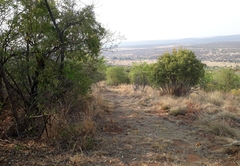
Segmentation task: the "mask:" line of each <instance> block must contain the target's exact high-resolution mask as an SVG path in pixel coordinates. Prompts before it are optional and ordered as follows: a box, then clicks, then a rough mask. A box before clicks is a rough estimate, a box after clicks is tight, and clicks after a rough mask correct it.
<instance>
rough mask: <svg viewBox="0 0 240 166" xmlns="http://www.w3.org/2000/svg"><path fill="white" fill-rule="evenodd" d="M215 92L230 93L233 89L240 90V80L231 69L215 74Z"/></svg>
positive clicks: (221, 70) (222, 69) (223, 69)
mask: <svg viewBox="0 0 240 166" xmlns="http://www.w3.org/2000/svg"><path fill="white" fill-rule="evenodd" d="M213 81H214V83H215V90H221V91H224V92H229V91H230V90H232V89H238V88H240V78H239V76H238V75H236V74H235V72H234V70H233V69H231V68H221V69H220V70H218V71H215V72H214V73H213Z"/></svg>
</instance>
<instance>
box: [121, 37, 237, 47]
mask: <svg viewBox="0 0 240 166" xmlns="http://www.w3.org/2000/svg"><path fill="white" fill-rule="evenodd" d="M213 42H214V43H216V42H240V34H235V35H219V36H211V37H199V38H198V37H195V38H194V37H192V38H181V39H166V40H163V39H160V40H139V41H122V42H121V43H120V44H119V45H118V46H119V47H125V46H141V45H142V46H143V45H168V44H169V45H171V44H183V45H186V44H206V43H213Z"/></svg>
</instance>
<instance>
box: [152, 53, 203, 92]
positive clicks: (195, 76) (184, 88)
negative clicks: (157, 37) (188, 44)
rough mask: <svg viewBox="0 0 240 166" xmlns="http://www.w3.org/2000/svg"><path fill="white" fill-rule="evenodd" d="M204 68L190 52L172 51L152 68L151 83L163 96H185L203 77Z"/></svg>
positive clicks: (159, 59)
mask: <svg viewBox="0 0 240 166" xmlns="http://www.w3.org/2000/svg"><path fill="white" fill-rule="evenodd" d="M204 66H205V65H204V64H203V63H201V61H199V60H198V59H197V58H196V56H195V53H194V52H192V51H191V50H187V49H182V48H180V49H179V50H176V49H174V50H173V51H172V53H165V54H163V55H162V56H160V57H159V58H158V61H157V63H156V64H154V65H153V66H152V72H151V77H150V79H151V83H152V85H153V86H154V87H156V88H158V89H160V90H161V92H162V93H163V94H171V95H175V96H181V95H185V94H187V93H189V91H190V90H191V88H192V87H193V86H195V85H197V84H198V83H199V81H200V78H202V77H203V76H204Z"/></svg>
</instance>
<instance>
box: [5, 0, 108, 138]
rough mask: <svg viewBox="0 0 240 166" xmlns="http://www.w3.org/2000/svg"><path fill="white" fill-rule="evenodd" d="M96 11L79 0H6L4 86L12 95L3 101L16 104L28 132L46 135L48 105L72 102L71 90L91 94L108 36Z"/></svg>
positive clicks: (18, 116)
mask: <svg viewBox="0 0 240 166" xmlns="http://www.w3.org/2000/svg"><path fill="white" fill-rule="evenodd" d="M93 9H94V6H93V5H86V6H83V7H81V6H79V5H78V4H77V3H76V1H74V0H60V1H59V0H58V1H57V0H56V1H55V0H38V1H29V0H18V1H11V0H2V1H1V6H0V17H1V22H0V27H1V28H0V41H1V42H0V43H1V48H0V74H1V75H0V88H1V91H2V92H4V91H5V90H6V92H7V93H6V94H0V100H1V101H0V102H4V103H6V104H8V103H9V104H10V105H11V108H12V112H13V115H14V118H15V120H16V121H17V123H25V124H21V125H19V126H23V128H22V129H23V130H25V129H29V130H31V131H33V130H35V131H38V133H39V134H41V132H42V131H43V129H44V123H45V122H46V120H47V117H48V116H47V115H49V114H51V113H52V112H48V111H46V110H49V109H48V108H47V107H54V104H57V103H59V102H60V101H62V102H64V100H67V99H68V96H66V94H67V92H73V91H74V92H76V94H77V95H81V96H85V95H86V94H87V93H88V92H89V89H90V87H91V84H92V83H93V82H94V81H95V80H93V77H94V75H95V74H96V73H97V71H98V66H101V63H103V60H102V58H101V57H99V53H100V51H101V47H102V41H103V39H105V37H106V36H107V34H108V33H107V31H106V29H105V28H104V27H103V26H102V25H101V23H99V22H97V21H96V18H95V13H94V11H93ZM18 110H24V111H25V114H24V115H21V116H20V115H19V111H18ZM39 117H41V118H40V121H41V123H39ZM39 124H40V125H39ZM24 128H25V129H24ZM19 133H21V129H19Z"/></svg>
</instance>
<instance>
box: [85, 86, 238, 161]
mask: <svg viewBox="0 0 240 166" xmlns="http://www.w3.org/2000/svg"><path fill="white" fill-rule="evenodd" d="M149 89H150V88H149ZM147 91H150V90H147ZM102 94H103V97H104V99H105V102H106V103H105V104H106V105H107V106H108V107H107V109H106V110H105V112H104V114H103V116H100V117H99V119H100V120H99V123H100V125H99V130H98V132H97V135H96V138H97V142H98V146H97V148H96V149H95V151H94V152H93V153H92V154H91V155H90V156H91V157H90V158H89V160H88V161H91V162H90V163H92V164H93V165H226V164H230V163H231V164H232V165H238V164H239V160H238V159H237V158H233V156H231V155H229V154H226V149H224V148H223V144H227V142H226V141H224V140H223V138H219V137H216V136H214V135H213V134H211V133H207V132H205V131H203V130H201V128H200V127H199V126H197V125H196V124H194V123H193V119H194V118H193V116H190V115H188V116H185V117H184V118H183V117H181V116H171V115H169V113H168V111H167V110H164V109H158V108H157V107H155V106H154V105H156V103H154V102H156V101H154V100H155V99H154V98H153V96H156V92H153V91H152V92H151V93H149V92H134V91H133V90H132V88H131V86H129V85H128V86H124V85H122V86H118V87H104V91H103V92H102ZM160 100H163V101H164V100H166V98H164V97H160ZM158 101H159V100H158ZM178 102H181V101H178ZM182 102H184V101H183V100H182ZM159 108H160V107H159ZM231 157H232V158H231ZM234 157H236V156H234ZM237 157H239V156H237ZM90 165H91V164H90Z"/></svg>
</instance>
